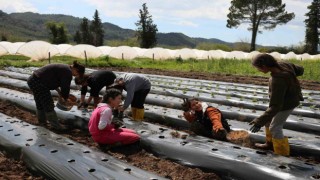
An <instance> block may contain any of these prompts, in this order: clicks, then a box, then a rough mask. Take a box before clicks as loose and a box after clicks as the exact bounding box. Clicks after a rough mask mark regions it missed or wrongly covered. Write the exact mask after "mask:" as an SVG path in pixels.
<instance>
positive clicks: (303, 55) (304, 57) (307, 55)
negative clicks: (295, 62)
mask: <svg viewBox="0 0 320 180" xmlns="http://www.w3.org/2000/svg"><path fill="white" fill-rule="evenodd" d="M299 59H301V60H310V59H312V56H311V55H310V54H308V53H304V54H301V56H300V58H299Z"/></svg>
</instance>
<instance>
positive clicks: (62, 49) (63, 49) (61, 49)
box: [54, 44, 72, 55]
mask: <svg viewBox="0 0 320 180" xmlns="http://www.w3.org/2000/svg"><path fill="white" fill-rule="evenodd" d="M54 46H55V47H56V48H57V49H58V50H59V53H60V55H64V54H65V53H66V52H67V50H68V49H69V48H71V47H72V45H70V44H58V45H54Z"/></svg>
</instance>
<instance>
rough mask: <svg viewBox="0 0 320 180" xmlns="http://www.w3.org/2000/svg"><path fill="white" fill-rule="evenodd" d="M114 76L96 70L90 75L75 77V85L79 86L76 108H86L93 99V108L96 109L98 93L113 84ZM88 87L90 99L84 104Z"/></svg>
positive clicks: (111, 73) (107, 72) (110, 73)
mask: <svg viewBox="0 0 320 180" xmlns="http://www.w3.org/2000/svg"><path fill="white" fill-rule="evenodd" d="M115 79H116V75H115V74H114V73H113V72H112V71H105V70H98V71H94V72H92V73H91V74H85V75H83V76H82V77H76V78H75V83H76V84H77V85H81V99H80V104H79V105H78V108H81V107H82V106H83V107H84V108H86V107H87V106H88V104H89V103H90V102H91V100H92V99H93V103H94V107H97V104H98V103H99V101H100V99H99V92H100V91H101V89H102V88H103V87H106V90H107V87H108V86H110V85H111V84H113V83H114V80H115ZM88 86H89V87H90V97H89V99H88V100H87V102H85V97H86V93H87V91H88Z"/></svg>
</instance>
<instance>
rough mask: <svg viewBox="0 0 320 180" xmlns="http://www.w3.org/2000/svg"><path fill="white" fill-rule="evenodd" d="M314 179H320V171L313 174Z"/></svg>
mask: <svg viewBox="0 0 320 180" xmlns="http://www.w3.org/2000/svg"><path fill="white" fill-rule="evenodd" d="M311 178H312V179H320V173H318V174H314V175H312V176H311Z"/></svg>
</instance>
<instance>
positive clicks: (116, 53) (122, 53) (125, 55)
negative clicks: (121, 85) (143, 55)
mask: <svg viewBox="0 0 320 180" xmlns="http://www.w3.org/2000/svg"><path fill="white" fill-rule="evenodd" d="M109 56H110V57H114V58H117V59H128V60H131V59H134V58H136V57H137V56H138V52H137V51H136V50H135V49H133V48H132V47H129V46H119V47H115V48H114V49H112V50H111V51H110V54H109Z"/></svg>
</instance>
